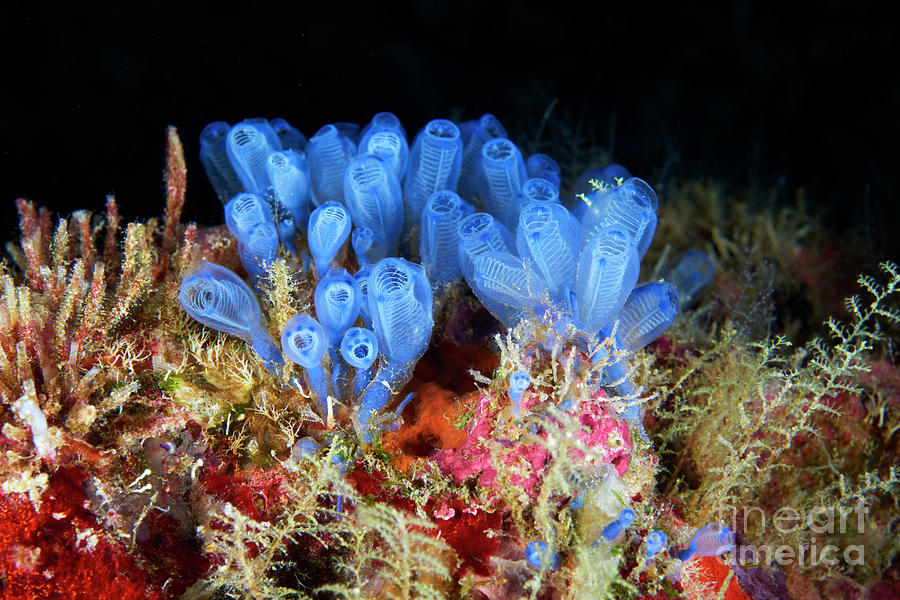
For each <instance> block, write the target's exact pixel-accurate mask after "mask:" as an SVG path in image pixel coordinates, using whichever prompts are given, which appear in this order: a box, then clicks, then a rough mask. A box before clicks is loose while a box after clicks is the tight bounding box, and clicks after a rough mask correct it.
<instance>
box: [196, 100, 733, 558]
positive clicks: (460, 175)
mask: <svg viewBox="0 0 900 600" xmlns="http://www.w3.org/2000/svg"><path fill="white" fill-rule="evenodd" d="M200 158H201V161H202V163H203V166H204V168H205V171H206V174H207V176H208V178H209V180H210V182H211V183H212V185H213V188H214V189H215V191H216V194H217V195H218V197H219V198H220V200H221V201H222V202H223V203H224V205H225V222H226V224H227V226H228V229H229V231H230V232H231V234H232V235H233V236H234V237H235V238H236V240H237V242H238V248H239V256H240V260H241V263H242V265H243V267H244V269H245V271H246V272H247V274H248V276H249V279H250V281H249V285H248V283H247V282H245V281H244V280H243V279H242V278H241V277H239V276H238V275H237V274H235V273H234V272H233V271H230V270H229V269H226V268H225V267H223V266H220V265H216V264H213V263H209V262H206V261H203V263H202V264H200V265H197V266H195V267H194V268H193V269H191V270H190V271H189V272H188V273H187V274H186V275H185V277H184V279H183V282H182V284H181V291H180V295H179V299H180V301H181V304H182V305H183V307H184V309H185V310H186V311H187V313H188V314H189V315H190V316H191V317H193V318H194V319H196V320H197V321H199V322H200V323H202V324H203V325H206V326H208V327H211V328H213V329H216V330H218V331H222V332H225V333H228V334H231V335H235V336H238V337H240V338H242V339H244V340H245V341H246V342H247V343H248V344H250V345H251V347H252V348H253V350H254V351H255V352H257V353H258V355H259V356H260V357H261V358H262V360H263V362H264V364H265V365H266V366H267V368H269V369H270V370H271V371H272V372H273V373H280V371H281V369H282V366H283V364H284V360H285V358H287V359H288V360H290V361H292V362H294V363H296V364H298V365H300V366H302V367H303V373H304V376H305V381H300V380H299V378H295V379H293V380H292V381H291V385H295V386H298V387H302V388H304V389H305V390H307V391H308V392H309V394H310V396H312V397H313V398H315V399H316V400H317V401H318V403H319V408H320V410H321V412H322V414H323V416H324V415H330V411H331V409H332V404H333V403H334V402H340V403H343V404H345V405H349V406H351V407H352V408H353V419H354V424H355V426H356V428H357V430H358V431H359V432H360V434H361V436H362V437H363V439H364V440H371V439H372V436H373V435H375V434H377V429H378V427H379V425H380V424H381V423H383V422H384V420H383V419H379V418H378V417H379V415H380V414H381V413H383V412H384V411H385V409H386V407H387V406H388V405H389V404H390V402H391V399H392V394H394V393H396V391H398V390H400V389H402V387H403V385H404V384H405V383H406V382H407V381H409V379H410V377H411V375H412V371H413V368H414V367H415V365H416V362H417V361H418V360H419V358H420V357H421V356H422V354H423V353H424V352H425V350H426V349H427V347H428V345H429V342H430V337H431V333H432V328H433V326H434V315H433V310H434V306H433V298H434V297H435V296H440V295H441V294H445V293H447V291H448V290H449V289H450V288H451V287H452V286H454V285H457V284H458V282H459V281H460V280H464V281H465V283H466V284H467V285H468V286H469V287H470V288H471V290H472V291H473V292H474V294H475V296H476V297H477V298H478V300H479V301H480V302H481V303H482V304H483V305H484V306H485V307H486V308H487V309H488V310H489V311H490V313H491V314H492V315H493V316H494V317H496V318H497V320H498V321H500V323H502V324H503V325H504V326H505V327H507V328H509V329H512V328H514V327H516V326H517V325H518V324H519V323H521V322H522V321H524V320H527V319H539V320H542V322H544V323H548V324H549V327H544V328H542V330H541V331H543V332H544V333H542V334H541V335H542V336H543V337H542V339H539V340H536V341H537V342H538V343H539V344H540V346H542V347H544V348H545V349H554V348H555V347H556V346H558V345H559V344H561V340H562V336H561V335H560V332H563V331H567V330H568V331H571V330H573V329H574V330H575V331H576V332H577V335H576V336H574V337H567V338H566V339H567V340H570V339H573V340H575V343H576V344H578V345H580V346H583V349H584V350H585V351H586V355H588V356H591V360H592V362H594V363H599V362H600V361H602V360H604V358H608V356H607V355H604V353H603V352H598V351H597V350H596V348H597V347H598V345H599V342H600V341H602V340H608V339H610V338H611V339H612V340H613V342H614V344H613V345H612V346H609V345H607V346H606V347H607V348H609V347H614V348H617V349H618V350H619V351H624V352H625V353H626V354H631V353H634V352H636V351H637V350H639V349H641V348H643V347H644V346H646V345H647V344H648V343H650V342H651V341H652V340H654V339H655V338H657V337H658V336H659V335H660V334H662V332H663V331H665V330H666V329H667V328H668V327H669V325H670V324H671V323H672V321H673V320H674V318H675V316H676V315H677V314H678V312H679V310H681V309H682V308H683V307H687V306H689V305H690V304H691V303H692V302H693V301H694V300H695V299H696V298H697V296H698V294H700V293H701V292H702V290H703V289H704V288H705V287H706V286H707V285H708V284H709V283H710V282H711V281H712V277H713V271H714V267H713V263H712V261H711V259H710V258H709V257H708V256H706V255H705V254H703V253H702V252H699V251H688V252H685V253H684V254H682V255H681V256H679V257H678V258H677V259H676V260H675V261H673V262H672V263H670V265H669V266H668V267H667V269H666V271H665V277H664V279H663V280H660V281H655V282H648V283H642V284H639V283H638V280H639V276H640V270H641V259H642V258H643V257H644V255H645V253H646V252H647V249H648V247H649V246H650V243H651V241H652V239H653V235H654V233H655V230H656V225H657V215H656V212H657V208H658V198H657V195H656V193H655V192H654V190H653V189H652V188H651V186H650V185H649V184H647V183H646V182H645V181H643V180H641V179H639V178H636V177H632V176H631V174H630V173H629V172H628V171H627V170H626V169H625V168H624V167H622V166H620V165H616V164H613V165H609V166H607V167H605V168H599V169H591V170H589V171H586V172H585V173H583V174H582V175H581V176H580V177H579V179H578V180H577V182H576V183H575V184H574V185H573V186H572V188H571V190H570V192H569V193H568V194H566V195H565V197H564V196H563V194H562V193H561V188H560V186H561V169H560V166H559V164H558V163H557V162H556V161H555V160H554V159H553V158H552V157H550V156H548V155H546V154H532V155H530V156H527V157H525V156H523V155H522V152H521V150H520V149H519V148H518V147H517V146H516V144H515V143H513V142H512V141H511V140H510V139H508V137H507V133H506V130H505V129H504V127H503V126H502V125H501V123H500V122H499V120H498V119H497V118H496V117H494V116H493V115H491V114H485V115H483V116H482V117H481V118H479V119H475V120H471V121H466V122H463V123H460V124H456V123H453V122H451V121H449V120H446V119H435V120H432V121H429V122H428V123H427V124H426V125H425V126H424V127H422V129H421V130H419V131H418V133H416V135H415V136H414V137H413V138H412V143H411V144H410V143H409V141H408V138H407V135H406V131H405V130H404V128H403V126H402V125H401V123H400V121H399V119H398V118H397V117H396V116H395V115H394V114H392V113H389V112H382V113H378V114H376V115H375V116H374V117H373V118H372V120H371V122H369V123H368V124H367V125H366V126H365V127H363V128H360V127H359V126H358V125H356V124H352V123H333V124H329V125H326V126H324V127H322V128H321V129H320V130H319V131H317V132H316V133H315V135H313V136H312V137H311V138H309V139H307V138H306V137H305V136H304V135H303V134H302V133H300V132H299V131H298V130H297V129H295V128H294V127H292V126H291V125H290V124H289V123H288V122H287V121H285V120H284V119H272V120H266V119H262V118H254V119H247V120H245V121H242V122H240V123H237V124H236V125H230V124H228V123H224V122H214V123H211V124H209V125H208V126H207V127H206V128H205V129H204V130H203V132H202V133H201V136H200ZM564 200H565V202H564ZM304 239H305V241H306V244H305V245H304V244H303V243H301V241H302V240H304ZM348 240H349V242H350V245H351V247H352V250H353V252H354V254H355V256H356V259H357V262H358V264H359V265H360V268H359V269H358V270H357V271H356V272H355V273H352V274H351V273H349V272H348V271H347V270H346V269H345V268H344V267H343V266H342V265H340V264H338V262H337V260H336V258H337V257H338V256H339V254H340V252H341V250H342V248H343V247H344V245H345V244H346V243H347V242H348ZM279 244H283V246H284V247H285V249H286V250H287V251H288V252H289V253H290V254H291V255H292V256H293V257H294V259H295V260H296V261H297V264H298V265H301V268H303V269H304V270H305V271H307V272H309V273H311V274H314V275H315V277H316V279H317V285H316V290H315V295H314V308H315V317H313V316H312V315H310V314H299V315H296V316H295V317H293V318H291V319H290V320H289V321H288V322H287V324H286V325H285V327H284V329H283V332H282V334H281V340H280V342H281V344H280V349H279V346H278V345H277V344H276V343H275V341H274V340H273V339H272V338H271V337H270V336H269V334H268V333H267V332H266V331H265V330H264V329H263V327H262V325H261V323H260V321H261V314H260V309H259V304H258V302H257V299H256V296H255V293H256V292H257V291H259V290H260V282H261V280H262V279H263V278H265V277H266V273H267V271H266V270H267V266H268V265H269V263H271V262H272V261H273V260H275V258H276V256H277V254H278V248H279ZM594 383H599V384H600V385H603V386H609V387H610V388H611V390H612V391H614V392H615V393H616V394H618V395H620V396H628V395H632V394H634V389H633V387H632V385H631V383H630V382H629V379H628V377H627V372H626V370H625V366H624V362H623V361H621V360H614V361H609V365H608V366H607V367H606V368H605V370H603V372H602V375H601V376H600V378H599V381H596V382H594ZM528 386H529V374H528V372H527V371H526V370H520V371H517V372H515V373H513V375H512V377H510V387H509V395H510V398H511V399H512V401H513V402H512V411H513V413H514V414H519V413H520V412H521V407H520V406H519V398H520V397H521V395H522V393H523V392H524V391H525V390H526V389H527V388H528ZM621 416H622V417H623V418H624V419H625V420H626V421H628V422H629V423H630V424H631V426H632V427H634V428H635V429H636V430H638V431H640V432H643V429H642V425H641V422H642V415H641V410H640V408H639V407H638V405H637V404H633V405H630V406H628V407H626V408H625V409H623V413H622V415H621ZM628 511H631V509H628V508H626V509H625V510H623V511H622V514H621V515H620V516H619V518H618V519H617V520H616V521H614V522H612V523H610V524H609V526H608V527H607V528H606V529H604V530H603V537H605V538H606V539H607V540H608V541H613V540H614V539H615V538H616V537H618V536H619V535H620V534H621V532H622V531H624V529H625V528H626V527H627V526H628V525H629V524H630V521H629V520H628V517H629V514H630V517H631V519H632V520H633V518H634V512H633V511H631V512H630V513H629V512H628ZM710 527H712V526H710ZM715 527H717V528H718V529H716V530H715V532H710V531H707V530H706V529H702V530H701V531H700V532H698V534H697V535H701V534H704V535H702V536H701V538H702V539H701V540H700V541H698V543H697V544H694V543H693V541H692V545H691V547H690V548H691V549H692V550H691V552H692V553H707V554H708V553H714V554H718V553H721V552H724V551H726V550H727V549H728V548H730V545H731V533H730V532H729V531H728V530H727V529H725V528H721V526H717V525H716V526H715ZM707 534H709V535H707ZM713 534H714V535H713ZM710 536H712V537H710ZM695 537H696V536H695ZM707 537H710V539H713V538H714V539H713V541H714V542H715V543H712V542H710V543H705V542H704V541H703V540H706V538H707ZM665 543H666V539H665V534H663V533H662V532H658V531H654V532H651V533H650V534H649V535H648V539H647V552H648V558H650V557H652V555H653V554H655V553H657V552H659V551H660V550H661V549H662V548H663V547H664V546H665ZM540 544H544V542H533V543H532V544H530V545H529V548H528V551H527V553H526V554H527V556H528V557H529V558H528V560H529V562H531V563H532V564H535V565H539V564H543V561H547V564H551V563H552V557H550V555H549V549H547V548H546V545H544V546H541V545H540ZM704 544H705V545H704ZM707 546H710V547H709V548H707ZM711 546H715V548H712V547H711ZM685 552H687V550H686V551H685ZM683 558H684V559H685V560H686V559H687V558H689V555H685V556H684V557H683Z"/></svg>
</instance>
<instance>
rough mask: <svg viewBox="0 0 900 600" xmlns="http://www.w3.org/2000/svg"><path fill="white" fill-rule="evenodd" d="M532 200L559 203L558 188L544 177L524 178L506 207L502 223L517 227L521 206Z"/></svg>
mask: <svg viewBox="0 0 900 600" xmlns="http://www.w3.org/2000/svg"><path fill="white" fill-rule="evenodd" d="M532 202H545V203H552V204H556V203H559V189H557V188H556V186H554V185H553V184H552V183H550V182H549V181H547V180H546V179H540V178H538V177H531V178H529V179H526V180H525V183H523V184H522V189H521V190H519V193H518V194H516V197H515V198H513V200H512V202H510V203H509V205H508V206H507V207H506V214H505V217H504V219H503V222H504V224H506V225H507V226H509V227H511V228H514V227H517V226H518V224H519V214H520V213H521V212H522V208H523V207H524V206H525V205H526V204H530V203H532Z"/></svg>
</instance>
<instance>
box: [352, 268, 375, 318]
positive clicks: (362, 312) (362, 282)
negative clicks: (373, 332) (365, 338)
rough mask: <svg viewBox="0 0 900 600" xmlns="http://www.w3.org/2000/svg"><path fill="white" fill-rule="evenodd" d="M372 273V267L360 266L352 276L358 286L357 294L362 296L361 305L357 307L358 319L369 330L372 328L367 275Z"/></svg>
mask: <svg viewBox="0 0 900 600" xmlns="http://www.w3.org/2000/svg"><path fill="white" fill-rule="evenodd" d="M371 272H372V265H362V266H361V267H360V268H359V270H358V271H357V272H356V273H355V274H354V275H353V278H354V279H355V280H356V284H357V285H358V286H359V293H360V295H361V296H362V304H361V305H360V307H359V318H360V319H362V322H363V324H364V325H365V326H366V327H368V328H369V329H371V328H372V313H370V312H369V274H370V273H371Z"/></svg>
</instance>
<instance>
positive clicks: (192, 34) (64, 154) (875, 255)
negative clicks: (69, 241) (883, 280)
mask: <svg viewBox="0 0 900 600" xmlns="http://www.w3.org/2000/svg"><path fill="white" fill-rule="evenodd" d="M35 4H36V3H35ZM151 4H153V7H151V6H150V5H149V4H148V5H146V6H143V5H141V6H140V7H139V8H134V7H133V6H131V5H130V3H120V4H118V5H107V6H102V7H90V6H86V5H85V6H76V5H74V4H73V5H72V6H68V7H53V8H51V7H41V6H32V7H29V8H26V9H21V10H19V11H18V12H16V11H13V12H10V13H7V14H5V15H4V17H5V19H6V23H5V25H6V29H7V30H8V32H7V33H6V34H5V35H3V36H0V37H2V41H0V44H2V45H3V48H2V50H3V52H2V54H0V56H2V58H0V61H2V67H3V69H2V72H3V74H4V75H3V78H2V81H3V84H2V92H0V204H2V211H3V212H2V213H0V216H2V221H0V225H2V227H0V230H2V233H3V237H4V238H5V239H9V238H10V237H12V236H13V235H14V221H13V217H14V210H13V207H12V201H13V200H14V198H16V197H18V196H24V197H27V198H29V199H32V200H35V201H36V202H38V203H40V204H43V205H46V206H49V207H51V208H53V209H55V210H63V211H70V210H74V209H77V208H95V209H99V208H100V207H102V205H103V202H104V199H105V196H106V194H108V193H115V195H116V197H117V199H118V201H119V205H120V207H121V210H122V212H123V213H125V215H126V216H128V217H146V216H151V215H157V214H160V213H161V209H162V196H161V190H162V184H161V179H160V175H161V171H162V168H163V150H164V139H165V138H164V129H165V126H166V125H168V124H173V125H176V126H177V127H178V128H179V131H180V133H181V135H182V139H183V141H184V143H185V149H186V152H187V155H188V167H189V187H188V194H189V196H188V205H187V207H186V210H185V218H186V219H190V220H196V221H199V222H201V223H207V224H211V223H216V222H220V221H221V220H222V216H221V206H220V205H219V204H218V202H217V201H216V200H215V198H214V196H213V194H212V190H211V188H210V187H209V186H208V184H207V182H206V181H205V177H204V176H203V174H202V168H201V166H200V163H199V160H198V159H197V158H196V152H197V135H198V134H199V132H200V130H201V129H202V127H203V126H204V125H205V124H206V123H208V122H209V121H213V120H219V119H221V120H227V121H230V122H235V121H237V120H240V119H242V118H244V117H250V116H266V117H275V116H282V117H285V118H287V119H288V120H289V121H290V122H292V123H293V124H294V125H295V126H297V127H298V128H300V129H301V131H303V132H304V133H305V134H307V135H312V133H314V132H315V130H316V129H318V127H320V126H321V125H323V124H325V123H329V122H334V121H355V122H359V123H365V122H367V121H368V119H369V118H370V117H371V115H372V114H374V113H375V112H377V111H380V110H391V111H393V112H395V113H397V114H398V115H399V116H400V118H401V120H402V121H403V122H404V124H405V125H406V127H407V130H408V132H409V133H410V134H411V135H412V134H413V133H414V132H415V131H416V130H417V129H418V128H419V126H421V125H422V124H423V123H425V122H426V121H427V120H429V119H431V118H435V117H441V116H449V115H457V116H462V117H464V118H473V117H476V116H478V115H480V114H481V113H483V112H485V111H491V112H493V113H494V114H496V115H497V116H498V117H500V119H501V120H502V121H503V122H504V123H505V124H507V126H508V128H509V129H511V130H516V131H527V130H528V128H529V123H534V122H536V121H537V120H538V119H539V118H540V116H541V114H542V113H543V112H544V111H545V109H546V108H547V107H548V105H549V104H550V102H551V101H552V100H553V99H554V98H555V99H557V103H556V105H555V109H554V115H556V116H559V117H564V118H567V119H569V121H570V122H581V123H583V125H584V127H583V132H584V133H585V135H587V136H588V137H590V138H592V139H594V140H595V141H596V142H597V143H598V144H599V145H600V146H602V147H604V148H605V149H607V150H611V152H612V156H613V158H614V159H615V160H617V161H619V162H622V163H624V164H625V165H627V166H628V167H629V168H630V169H631V170H632V172H634V173H635V174H636V175H639V176H642V177H644V178H646V179H648V180H649V181H651V182H654V179H655V178H659V177H662V176H666V177H668V178H673V177H674V178H675V179H688V178H697V177H700V178H712V179H717V180H720V181H724V182H726V183H727V184H729V185H732V186H735V187H746V188H750V189H753V190H757V192H758V196H759V197H760V199H763V198H767V197H770V194H768V193H767V192H768V191H769V190H776V192H775V193H774V194H773V195H771V197H773V198H774V199H775V201H776V202H787V201H789V200H790V199H791V198H793V194H794V190H795V189H796V188H797V187H798V186H802V187H804V188H805V189H806V191H807V198H808V200H809V203H810V204H811V205H813V206H816V207H825V208H826V209H827V213H828V215H829V219H828V224H829V227H830V231H831V235H833V236H835V238H839V237H846V238H847V239H851V237H852V239H853V240H854V243H855V244H856V245H857V246H859V247H861V248H863V250H864V251H865V254H866V256H867V257H868V258H870V259H871V260H878V259H880V258H885V257H888V258H893V259H895V260H896V259H898V258H900V243H898V241H897V239H898V235H897V227H898V225H900V210H898V207H897V201H896V198H897V195H898V175H897V170H898V165H900V151H898V144H900V118H898V112H900V76H898V73H900V68H898V61H897V58H896V57H897V55H898V54H900V44H898V42H897V39H896V37H897V35H896V27H895V25H894V24H895V23H896V20H895V19H894V15H893V14H889V13H888V12H887V10H886V8H885V7H886V6H888V5H887V4H886V3H885V4H883V5H879V4H876V3H871V4H868V5H863V4H862V3H850V2H828V1H825V2H817V3H802V4H801V3H791V2H786V3H778V5H777V6H776V5H775V4H774V3H771V4H769V3H761V2H749V1H743V2H733V3H725V2H722V3H718V4H717V5H715V6H708V5H703V6H701V5H696V4H694V5H682V4H681V3H667V4H662V3H659V4H657V3H635V2H630V3H619V4H618V5H616V6H602V5H600V4H596V5H594V6H593V7H592V8H590V9H587V10H584V9H582V10H576V9H575V8H573V7H571V6H567V5H565V4H563V3H553V2H545V3H542V4H540V5H535V6H534V7H530V8H528V7H523V6H521V5H520V4H519V3H515V2H487V1H484V2H478V1H471V0H464V1H456V2H440V3H439V2H392V3H390V5H389V6H388V3H377V4H382V5H384V6H376V3H374V2H373V3H370V4H369V7H368V8H366V9H360V8H356V7H351V6H349V5H347V4H346V3H339V2H330V3H317V4H314V5H312V4H310V5H311V6H313V8H308V7H307V6H306V5H307V3H304V2H293V3H272V2H266V1H255V2H248V3H245V4H244V6H243V8H241V9H238V10H236V11H235V10H233V9H230V8H226V7H225V6H224V5H221V4H220V5H215V4H213V5H208V6H206V7H204V8H203V9H202V10H201V9H200V8H199V4H193V3H188V2H183V3H181V4H171V5H168V6H164V5H159V4H157V3H151ZM626 4H627V6H626ZM662 201H663V202H664V201H665V198H664V197H663V199H662ZM697 218H702V215H698V217H697ZM847 236H851V237H847Z"/></svg>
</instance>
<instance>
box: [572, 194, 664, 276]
mask: <svg viewBox="0 0 900 600" xmlns="http://www.w3.org/2000/svg"><path fill="white" fill-rule="evenodd" d="M658 207H659V200H658V199H657V197H656V192H654V191H653V188H651V187H650V186H649V185H648V184H647V182H646V181H644V180H643V179H638V178H637V177H632V178H630V179H628V180H626V181H625V183H623V184H622V185H620V186H619V187H617V188H613V189H611V190H610V191H608V192H605V193H601V194H599V195H597V196H596V197H595V198H594V200H593V202H592V204H591V206H590V208H588V209H587V212H586V213H585V215H584V218H583V219H582V221H581V239H582V244H586V243H588V242H589V241H590V240H591V238H593V237H594V236H595V235H597V233H598V232H600V231H601V230H603V229H608V228H610V227H617V228H620V229H622V230H623V231H624V232H625V233H627V234H628V235H629V237H631V239H632V240H634V244H635V246H636V247H637V251H638V256H640V257H641V258H643V256H644V253H646V252H647V248H649V247H650V242H651V241H652V240H653V234H654V233H655V232H656V209H657V208H658Z"/></svg>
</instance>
